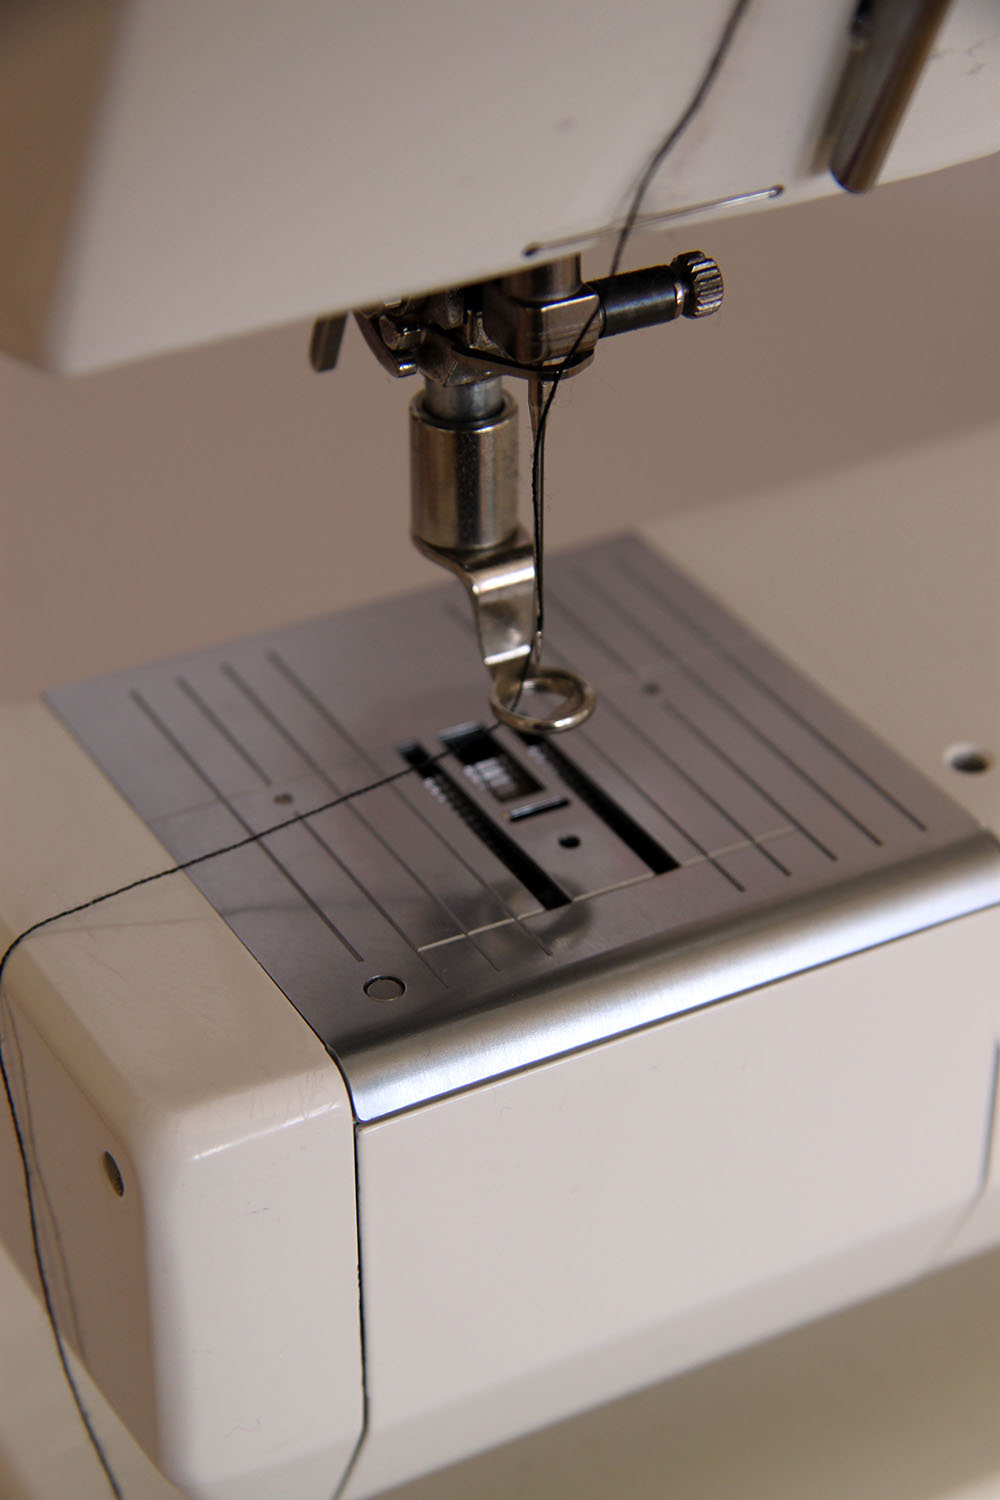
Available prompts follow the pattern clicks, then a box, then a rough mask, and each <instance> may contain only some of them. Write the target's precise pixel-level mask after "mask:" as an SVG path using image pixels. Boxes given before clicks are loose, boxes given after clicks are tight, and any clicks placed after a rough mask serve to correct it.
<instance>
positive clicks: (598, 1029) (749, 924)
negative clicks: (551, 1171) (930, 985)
mask: <svg viewBox="0 0 1000 1500" xmlns="http://www.w3.org/2000/svg"><path fill="white" fill-rule="evenodd" d="M997 904H1000V844H998V842H997V840H996V839H995V838H994V837H993V835H992V834H990V833H988V832H986V831H985V830H984V831H981V832H978V833H976V834H973V835H971V836H969V837H968V838H966V839H964V840H962V841H961V842H959V843H958V844H954V845H952V846H950V847H949V848H947V849H945V850H942V851H939V852H936V853H934V854H930V855H922V856H919V857H918V858H916V859H912V860H909V861H906V862H905V863H902V864H899V865H896V866H894V867H892V868H890V869H888V870H881V871H877V872H874V873H872V874H870V875H865V876H862V877H860V878H858V879H855V880H852V881H847V882H844V884H842V885H840V886H835V887H832V888H830V887H827V888H825V889H823V890H821V891H817V892H814V893H811V894H808V895H804V896H802V897H800V898H797V899H795V900H793V901H789V902H787V903H785V904H784V905H783V906H781V907H780V908H778V909H775V907H774V906H773V905H772V906H770V907H768V906H762V907H761V908H759V909H758V910H757V911H756V912H751V913H748V914H745V915H741V916H740V917H739V918H737V919H731V920H729V921H727V922H724V923H719V922H714V923H711V924H707V923H706V925H705V927H704V928H703V929H701V930H699V931H696V932H694V933H691V932H690V930H689V931H688V932H687V933H685V934H684V935H683V936H680V937H678V938H676V939H675V940H673V941H668V942H667V943H666V944H665V945H663V946H658V947H657V949H656V951H655V952H651V951H650V950H649V947H648V945H645V946H644V947H643V948H642V950H641V951H640V952H638V953H633V954H632V955H631V956H630V955H629V954H628V953H625V954H623V953H622V952H620V951H619V952H616V953H614V954H613V955H611V956H610V958H609V959H608V960H606V961H594V960H592V961H591V962H590V963H589V964H588V966H587V970H586V972H585V973H583V974H579V975H574V974H572V972H570V973H569V974H568V975H567V973H566V971H563V974H562V975H561V977H560V982H559V983H558V985H557V986H553V987H549V988H546V989H545V990H541V989H536V990H534V991H529V992H526V993H524V994H522V995H521V996H518V997H517V998H515V999H512V1000H509V1001H506V1002H505V1003H503V1004H502V1005H498V1006H494V1007H492V1008H491V1009H489V1010H485V1011H480V1012H477V1013H475V1014H470V1015H466V1016H462V1017H459V1018H457V1019H454V1020H450V1021H447V1022H442V1023H441V1024H440V1025H438V1026H434V1027H426V1026H425V1027H424V1028H423V1029H422V1030H421V1031H419V1032H418V1033H414V1034H411V1035H409V1036H403V1037H398V1038H396V1039H394V1040H390V1041H388V1042H385V1041H383V1042H379V1044H378V1045H377V1046H374V1047H370V1048H367V1049H362V1050H359V1051H356V1052H347V1053H345V1055H343V1056H341V1057H340V1058H339V1061H340V1063H341V1066H342V1068H343V1071H344V1075H345V1077H346V1078H347V1080H348V1086H349V1088H350V1091H351V1095H352V1099H353V1104H354V1110H355V1116H356V1118H357V1120H358V1121H359V1122H360V1123H362V1124H371V1123H374V1122H375V1121H377V1120H380V1119H384V1118H385V1117H386V1116H388V1115H393V1114H398V1113H400V1112H401V1111H403V1110H408V1109H413V1108H414V1107H415V1106H418V1105H422V1104H428V1103H430V1102H432V1101H433V1100H436V1099H440V1098H442V1097H443V1096H445V1095H447V1094H453V1093H456V1092H459V1091H462V1090H465V1089H469V1088H472V1087H475V1086H477V1085H481V1084H484V1083H489V1082H492V1081H495V1080H497V1079H499V1078H501V1077H504V1076H505V1075H508V1074H511V1073H515V1072H521V1071H523V1070H525V1069H527V1068H531V1067H536V1066H538V1065H540V1064H543V1063H546V1062H550V1061H552V1060H554V1059H555V1058H558V1057H562V1056H565V1055H566V1054H567V1053H571V1052H576V1051H580V1050H582V1049H584V1048H589V1047H593V1046H595V1045H599V1044H601V1043H605V1042H609V1041H611V1040H613V1039H615V1038H617V1037H621V1036H623V1035H625V1034H627V1033H629V1032H634V1031H637V1030H641V1029H644V1028H645V1027H648V1026H651V1025H655V1024H657V1023H659V1022H664V1021H668V1020H670V1019H671V1018H673V1017H676V1016H679V1015H681V1014H684V1013H686V1012H690V1011H693V1010H697V1009H701V1008H702V1007H704V1006H707V1005H712V1004H715V1003H717V1002H719V1001H722V1000H729V999H733V998H735V997H736V996H738V995H744V994H746V993H747V992H748V991H750V990H754V989H759V988H760V987H761V986H763V985H767V984H773V983H775V982H777V981H779V980H782V979H787V978H789V977H791V976H792V975H794V974H800V973H803V972H805V971H806V970H809V969H815V968H818V967H820V966H822V965H825V964H829V963H833V962H835V961H837V960H839V959H842V958H848V957H851V956H852V955H854V954H857V953H860V952H863V951H865V950H867V949H871V948H874V947H877V946H880V945H882V944H884V943H889V942H894V941H896V940H897V939H899V938H904V937H909V936H911V935H913V934H914V933H917V932H921V931H925V930H926V929H928V928H930V927H935V926H938V925H940V924H941V923H943V922H950V921H954V920H956V919H958V918H960V917H964V916H970V915H972V914H973V913H974V912H977V911H982V910H984V909H986V908H987V907H990V906H994V905H997Z"/></svg>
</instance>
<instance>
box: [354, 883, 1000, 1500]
mask: <svg viewBox="0 0 1000 1500" xmlns="http://www.w3.org/2000/svg"><path fill="white" fill-rule="evenodd" d="M998 951H1000V910H993V911H990V912H988V913H984V914H981V915H979V916H976V917H971V918H966V919H964V920H962V921H959V922H956V923H952V924H950V925H948V926H945V927H941V928H938V929H935V930H932V931H930V932H925V933H923V934H920V935H918V936H916V937H913V938H909V939H905V940H903V941H901V942H897V943H894V944H890V945H888V946H886V947H883V948H880V949H877V950H874V951H872V952H870V953H868V954H864V955H861V956H859V957H855V958H850V959H846V960H843V961H841V962H840V963H837V964H833V965H830V966H828V967H827V968H825V969H821V970H816V971H812V972H810V973H808V974H804V975H800V976H798V977H797V978H794V979H790V980H787V981H785V982H784V983H782V984H779V985H775V986H771V987H769V988H767V989H764V990H760V991H756V992H752V993H750V994H748V995H745V996H743V997H741V998H739V999H737V1000H734V1001H729V1002H725V1003H723V1004H721V1005H718V1006H715V1007H712V1008H709V1009H707V1010H704V1011H701V1012H698V1013H696V1014H693V1015H688V1016H684V1017H682V1018H680V1019H679V1020H676V1021H671V1022H668V1023H666V1024H664V1025H661V1026H658V1027H654V1028H651V1029H649V1030H647V1031H644V1032H641V1033H638V1034H635V1035H631V1036H628V1037H624V1038H621V1039H619V1040H618V1041H615V1042H612V1043H608V1044H606V1045H605V1046H602V1047H598V1048H595V1049H593V1050H591V1051H589V1052H587V1053H584V1054H579V1055H577V1056H575V1057H570V1058H566V1059H563V1060H561V1061H559V1062H556V1063H552V1064H548V1065H546V1066H545V1067H541V1068H538V1069H535V1070H533V1071H531V1072H528V1073H525V1074H522V1075H520V1076H518V1077H511V1078H507V1079H504V1080H502V1081H501V1082H499V1083H498V1084H496V1085H495V1086H493V1087H491V1088H482V1089H478V1090H475V1091H472V1092H470V1093H467V1094H464V1095H461V1096H457V1097H453V1098H451V1099H448V1100H444V1101H441V1102H440V1103H437V1104H434V1105H430V1106H427V1107H426V1108H424V1109H422V1110H418V1111H415V1112H414V1113H413V1114H411V1115H407V1116H402V1117H399V1118H398V1119H395V1120H389V1121H385V1122H382V1123H380V1124H378V1125H374V1126H369V1127H366V1128H364V1129H363V1130H362V1131H361V1133H360V1138H359V1147H358V1161H359V1172H360V1184H361V1194H360V1203H361V1245H362V1263H363V1267H364V1280H363V1290H364V1301H365V1341H366V1371H367V1389H368V1397H369V1429H368V1435H367V1437H366V1440H365V1443H364V1446H363V1448H362V1451H361V1456H360V1460H359V1462H358V1465H357V1467H356V1469H355V1471H354V1474H353V1476H352V1480H351V1483H350V1485H349V1487H348V1490H347V1494H348V1495H349V1496H350V1497H352V1500H354V1497H361V1496H366V1495H371V1494H373V1493H375V1492H376V1491H378V1490H380V1489H382V1488H383V1487H384V1486H386V1485H388V1484H391V1483H398V1482H399V1481H400V1480H401V1479H403V1478H405V1477H408V1476H409V1475H411V1474H412V1473H414V1472H415V1471H416V1472H420V1471H421V1470H422V1469H430V1468H433V1467H436V1466H439V1465H442V1464H444V1463H447V1462H450V1461H453V1460H454V1459H456V1458H458V1457H460V1456H463V1455H464V1454H467V1453H470V1452H473V1451H475V1450H476V1449H477V1448H480V1447H485V1446H487V1445H491V1444H495V1443H497V1442H499V1441H501V1440H503V1439H505V1438H509V1437H512V1436H514V1435H516V1434H517V1433H520V1432H523V1431H525V1430H530V1429H531V1428H533V1427H536V1426H541V1425H543V1424H544V1423H546V1422H550V1421H553V1420H555V1419H556V1418H558V1417H561V1416H564V1415H566V1414H568V1413H570V1412H572V1411H574V1410H578V1409H580V1408H582V1407H586V1406H591V1405H596V1404H597V1403H598V1402H601V1401H604V1400H607V1399H608V1398H609V1397H611V1396H613V1395H616V1394H620V1393H621V1392H622V1391H624V1390H628V1389H633V1388H635V1387H637V1386H639V1385H642V1384H644V1383H646V1382H648V1381H651V1380H654V1379H657V1378H660V1377H662V1376H664V1375H666V1374H671V1373H676V1372H678V1371H681V1370H684V1369H687V1368H690V1367H691V1366H693V1365H696V1364H700V1363H703V1362H705V1361H707V1360H709V1359H711V1358H713V1357H715V1356H717V1355H719V1354H721V1353H724V1352H727V1351H730V1350H732V1349H735V1348H738V1347H740V1346H741V1345H743V1344H746V1343H750V1342H752V1341H753V1340H755V1339H759V1338H762V1337H764V1336H766V1335H768V1334H772V1333H775V1332H777V1331H779V1330H781V1329H782V1328H786V1327H789V1326H792V1325H794V1324H796V1323H798V1322H802V1321H804V1320H806V1319H808V1318H811V1317H816V1316H818V1315H819V1314H821V1313H824V1312H827V1311H830V1310H832V1309H834V1308H836V1307H839V1306H842V1305H844V1304H845V1303H847V1302H850V1301H854V1300H857V1299H859V1298H861V1297H864V1296H869V1295H872V1294H874V1293H876V1292H878V1291H881V1290H884V1289H886V1288H888V1287H891V1286H893V1285H897V1284H899V1283H900V1282H902V1281H904V1280H906V1279H909V1278H912V1277H914V1276H917V1275H919V1274H920V1273H921V1272H924V1271H927V1270H930V1269H931V1268H932V1267H934V1266H935V1265H937V1264H939V1263H940V1262H941V1260H942V1257H943V1256H944V1254H945V1251H946V1248H947V1247H948V1245H949V1244H950V1242H951V1240H952V1238H953V1237H954V1235H955V1233H956V1232H957V1230H958V1228H959V1226H960V1223H961V1222H962V1220H963V1218H964V1217H965V1216H966V1215H967V1214H968V1212H969V1211H970V1208H971V1206H972V1205H973V1203H974V1202H975V1201H976V1200H977V1198H978V1197H979V1195H980V1194H981V1192H982V1190H983V1187H984V1178H983V1174H984V1149H985V1142H986V1139H987V1135H988V1132H990V1131H991V1130H992V1127H993V1117H992V1110H993V1104H994V1092H993V1090H994V1038H995V1036H996V1035H997V1034H998V1031H1000V1013H998V1006H997V997H996V987H995V983H994V980H993V967H994V961H995V957H996V954H997V952H998ZM959 973H960V974H961V976H962V978H961V988H960V991H959V992H958V993H956V991H955V988H954V985H955V976H956V974H959ZM404 1227H405V1232H404Z"/></svg>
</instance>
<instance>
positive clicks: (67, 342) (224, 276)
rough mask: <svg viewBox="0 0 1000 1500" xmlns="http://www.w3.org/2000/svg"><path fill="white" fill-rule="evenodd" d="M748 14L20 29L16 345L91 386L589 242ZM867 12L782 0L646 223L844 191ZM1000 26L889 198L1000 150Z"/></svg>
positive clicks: (716, 93)
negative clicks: (178, 356) (89, 372)
mask: <svg viewBox="0 0 1000 1500" xmlns="http://www.w3.org/2000/svg"><path fill="white" fill-rule="evenodd" d="M731 3H732V0H711V3H702V4H691V3H690V0H672V3H669V4H656V5H651V4H648V3H647V0H622V3H619V4H617V5H615V6H608V5H606V4H604V3H601V0H586V3H583V4H575V5H570V4H568V3H566V0H559V3H556V0H547V3H545V4H538V3H536V0H503V3H502V4H493V5H489V6H487V5H483V4H479V5H475V4H473V5H470V4H468V3H465V0H434V3H432V4H423V5H421V6H419V7H414V6H413V5H411V4H407V3H406V0H368V3H364V4H362V3H347V4H345V3H337V0H304V3H298V4H296V5H295V6H293V7H288V6H281V5H274V4H273V3H270V0H213V3H212V4H210V5H206V4H204V3H201V0H170V3H169V4H164V3H163V0H118V3H117V4H114V5H112V4H109V3H105V0H96V3H95V0H23V3H21V4H19V5H18V4H15V5H13V6H10V7H8V8H7V10H6V11H5V13H4V17H3V19H2V24H0V101H2V104H0V107H2V109H3V111H4V113H3V115H0V126H2V128H3V130H4V133H5V135H6V137H7V139H9V140H11V141H14V142H15V143H16V144H17V145H18V146H19V149H16V150H13V151H7V152H5V153H4V160H3V162H0V224H2V225H3V226H4V228H3V233H2V235H0V343H2V344H3V345H4V347H5V348H7V349H8V350H10V351H11V352H13V353H16V354H17V355H19V356H20V357H23V358H28V359H31V360H33V361H35V362H38V363H42V364H46V365H49V366H50V367H52V368H55V369H59V370H66V371H74V370H85V369H92V368H95V367H98V366H101V365H106V364H111V363H115V362H117V361H121V360H127V359H133V358H136V357H138V356H140V355H143V354H148V353H152V352H155V351H157V350H162V349H175V348H179V347H183V346H185V345H188V344H193V343H199V342H203V341H206V340H210V339H215V338H220V337H223V336H225V335H230V334H235V333H240V332H243V331H245V330H248V329H252V328H256V327H262V326H265V325H268V324H275V323H280V322H285V321H288V320H291V319H294V318H300V317H310V316H313V317H314V316H318V315H320V314H322V313H324V312H326V311H328V310H332V309H339V308H351V307H359V306H364V305H365V304H367V303H371V302H373V301H377V300H380V299H383V298H388V297H393V296H399V295H401V294H404V293H407V292H414V291H419V290H425V289H428V288H431V287H438V286H441V285H452V284H460V283H464V282H469V281H474V280H477V279H479V278H481V277H483V276H487V275H495V274H498V273H501V272H504V271H507V270H509V269H511V268H516V267H517V266H518V265H520V264H523V263H524V261H523V256H524V251H525V249H526V247H528V246H529V245H532V244H534V243H538V242H546V241H548V240H551V239H553V238H557V237H562V236H566V235H577V236H585V235H587V234H588V233H589V232H591V231H593V230H595V229H597V228H599V227H600V226H602V225H605V224H607V223H609V222H611V221H614V220H615V219H617V218H620V216H621V215H622V214H623V212H624V210H625V208H626V206H627V204H628V201H629V199H630V196H631V193H632V191H633V188H634V185H635V183H636V182H637V180H638V178H639V176H640V174H641V172H642V170H643V168H644V167H645V165H646V162H647V160H648V159H649V157H650V156H651V154H652V152H653V151H654V149H655V148H656V146H657V144H658V143H659V142H660V141H661V140H662V139H663V138H664V136H665V134H666V132H667V131H668V129H669V128H670V126H671V125H672V124H673V123H674V121H675V120H676V119H677V118H678V117H679V115H680V114H681V112H682V110H683V109H684V108H685V106H686V105H687V103H688V100H689V99H690V97H691V95H692V93H693V90H694V88H695V86H696V84H697V82H698V80H699V78H700V77H701V75H702V73H703V71H704V69H705V67H706V64H707V62H708V59H709V57H710V56H711V54H712V51H713V49H714V47H715V45H716V42H717V39H718V37H719V35H720V33H721V30H722V26H723V23H724V20H725V18H726V16H727V15H728V14H729V12H730V9H731ZM854 9H855V0H824V3H823V4H818V3H815V0H814V3H812V4H810V5H802V4H801V3H799V0H755V3H754V4H753V6H752V7H751V8H750V11H749V12H748V14H747V17H746V22H745V24H744V25H743V26H741V29H740V32H739V34H738V36H737V38H736V41H735V43H734V45H733V48H732V51H731V54H730V56H729V58H728V60H727V62H726V66H725V69H724V71H723V73H722V74H721V76H720V77H719V79H718V81H717V83H716V86H715V87H714V89H713V91H712V95H711V97H710V99H709V101H708V103H707V104H706V106H705V108H704V110H703V112H702V114H701V115H700V117H699V118H698V119H696V120H695V122H694V124H693V125H692V127H691V128H690V130H689V131H688V132H687V133H686V135H685V137H684V139H683V141H682V142H681V143H680V145H679V146H678V148H677V150H676V151H675V152H674V153H673V154H672V156H671V159H670V162H669V163H668V164H667V165H666V166H665V168H664V170H663V172H662V173H661V174H660V177H659V179H658V180H657V182H656V183H655V184H654V185H653V187H652V189H651V191H650V193H649V195H648V199H647V203H646V205H645V206H646V208H647V209H648V210H650V211H653V210H656V211H660V210H663V209H666V208H672V209H673V208H688V207H691V206H692V205H698V204H701V203H704V202H706V201H709V200H714V199H718V198H721V197H726V196H729V195H733V194H745V193H748V192H752V191H756V190H760V189H764V188H769V187H771V186H773V185H777V184H780V185H782V186H783V187H784V189H785V196H784V200H783V201H791V200H794V199H796V198H801V197H811V196H816V195H817V194H822V193H828V192H834V191H839V189H837V188H836V187H835V185H834V184H833V182H832V180H831V179H830V177H829V175H828V174H827V173H826V170H825V167H824V165H823V162H822V160H821V155H822V137H823V131H824V123H825V121H826V119H827V116H828V113H829V110H830V105H831V102H832V100H833V97H834V93H835V90H836V86H837V82H838V79H839V77H840V74H841V71H842V69H843V66H844V62H845V59H846V56H847V51H848V27H849V22H850V18H851V16H852V14H853V11H854ZM995 20H996V17H995V9H994V6H993V4H992V0H956V3H955V4H954V6H953V7H952V13H951V15H950V16H949V17H948V19H947V21H946V23H945V26H944V29H943V31H942V33H941V36H940V40H939V45H938V46H937V48H936V50H935V52H934V54H933V57H932V59H931V60H930V62H929V64H928V67H927V70H926V73H925V76H924V78H923V79H922V80H921V83H920V85H919V91H918V93H917V95H916V96H915V98H914V100H913V104H912V108H911V109H910V111H909V113H908V116H907V118H906V119H905V121H904V123H903V126H902V129H901V132H900V135H899V137H898V139H897V141H896V144H895V145H894V147H893V150H892V153H891V155H890V157H889V160H888V162H887V164H886V169H885V172H884V174H883V175H884V178H885V180H891V179H892V178H896V177H905V176H909V175H913V174H915V173H918V172H923V171H928V170H932V169H934V168H936V167H941V166H945V165H948V164H950V163H952V162H955V161H959V160H963V159H966V158H968V157H973V156H977V155H984V154H986V153H988V152H990V151H992V150H995V149H997V147H998V146H1000V124H998V116H997V111H996V90H997V80H998V76H1000V33H998V32H997V28H996V24H995ZM690 222H691V223H692V226H694V225H697V223H698V218H697V216H696V217H695V218H694V219H692V220H691V221H690ZM695 237H696V238H697V235H696V236H695ZM867 271H868V273H870V268H867ZM860 273H861V274H865V273H866V268H861V271H860Z"/></svg>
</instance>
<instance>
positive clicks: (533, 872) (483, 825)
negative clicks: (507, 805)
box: [399, 740, 572, 911]
mask: <svg viewBox="0 0 1000 1500" xmlns="http://www.w3.org/2000/svg"><path fill="white" fill-rule="evenodd" d="M399 753H400V755H401V756H402V757H403V759H404V760H405V761H406V763H407V765H410V766H412V767H413V769H414V770H415V771H416V772H417V773H418V774H419V776H420V777H421V779H422V780H423V781H424V783H425V784H427V785H429V786H431V787H433V788H434V789H435V790H436V791H437V792H438V793H439V794H440V796H441V797H442V798H443V799H444V801H445V802H447V804H448V806H449V807H450V808H451V809H452V810H453V811H454V812H456V813H457V814H458V816H459V817H460V818H461V819H462V821H463V822H464V823H465V824H466V825H467V826H468V827H469V828H470V829H471V830H472V832H473V833H474V834H475V835H476V837H477V838H479V839H481V840H482V842H483V843H484V844H485V845H486V847H487V849H489V850H490V852H491V853H492V854H495V855H496V857H497V859H499V860H502V861H503V863H504V864H505V865H506V866H507V868H508V870H509V871H510V873H511V874H512V875H513V876H514V877H515V878H516V879H517V880H519V881H520V882H521V884H522V885H523V886H524V887H525V889H526V890H528V891H530V892H531V894H532V895H533V896H534V898H535V900H536V901H537V902H538V903H539V905H540V906H543V907H545V909H546V911H554V910H555V908H556V907H559V906H569V904H570V901H571V899H572V898H571V897H570V896H568V895H567V894H566V892H565V891H564V890H563V889H562V887H561V886H560V885H558V884H557V883H556V882H555V881H554V880H553V879H552V877H551V875H548V874H547V873H546V872H545V870H543V869H542V867H541V865H539V864H536V863H535V861H534V860H533V859H532V858H531V855H530V854H527V853H525V851H524V850H523V849H522V848H521V847H520V845H518V844H516V843H515V842H514V840H513V839H512V838H511V837H510V835H509V834H508V833H506V832H505V830H504V829H503V828H501V827H500V825H499V824H498V823H494V821H493V819H492V818H491V817H490V816H489V814H488V813H485V812H484V811H483V810H482V808H480V807H478V806H477V805H476V803H475V802H474V801H473V800H472V798H471V797H470V796H469V794H468V792H467V791H466V790H465V788H464V787H463V786H461V785H460V784H459V782H457V781H456V780H455V778H454V777H453V776H452V775H451V773H450V772H449V771H447V770H445V768H444V766H442V765H441V763H440V762H439V761H437V760H435V758H434V757H433V756H431V755H429V754H428V752H427V750H426V749H425V748H424V746H423V745H420V744H418V743H417V741H416V740H411V741H409V742H408V743H407V744H405V745H400V747H399ZM532 780H534V778H532ZM536 785H537V783H536ZM539 789H540V788H539Z"/></svg>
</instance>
